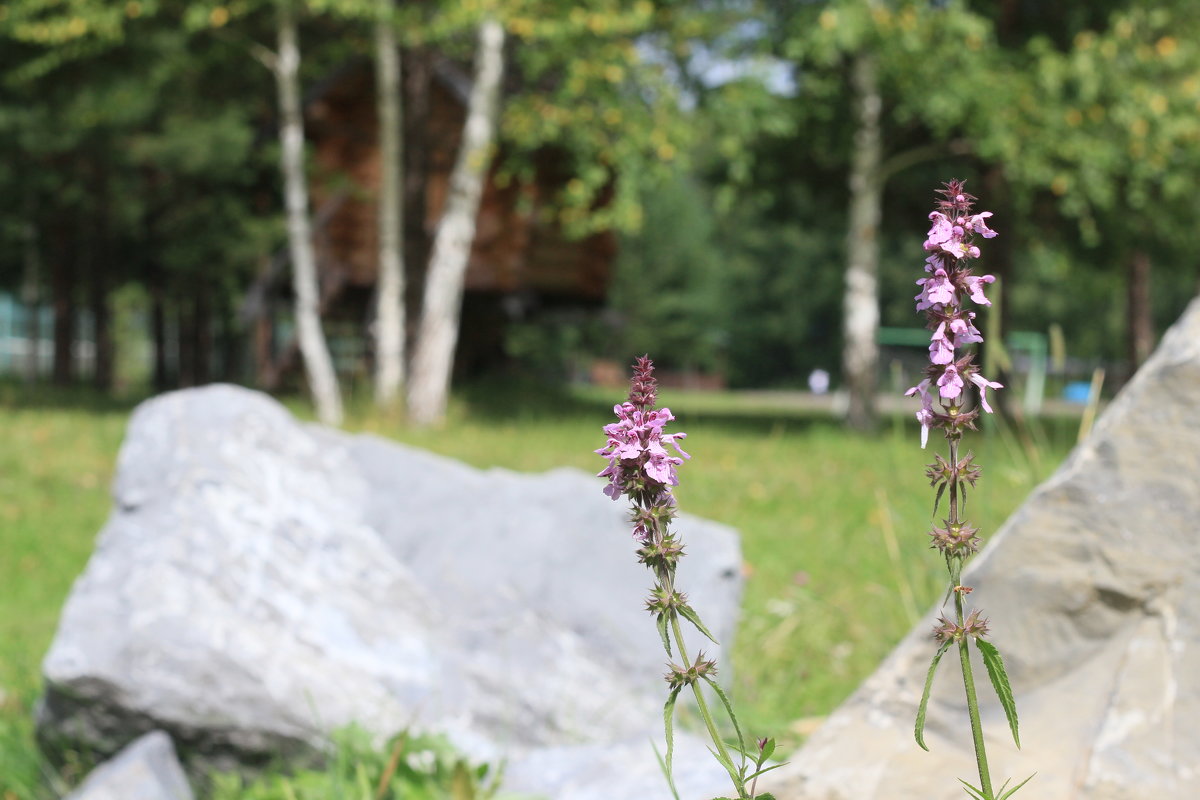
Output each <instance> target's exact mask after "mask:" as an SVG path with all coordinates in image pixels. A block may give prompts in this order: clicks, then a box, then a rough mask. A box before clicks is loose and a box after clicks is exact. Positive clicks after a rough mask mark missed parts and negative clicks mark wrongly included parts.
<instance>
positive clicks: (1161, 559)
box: [770, 300, 1200, 800]
mask: <svg viewBox="0 0 1200 800" xmlns="http://www.w3.org/2000/svg"><path fill="white" fill-rule="evenodd" d="M1198 413H1200V300H1197V301H1194V302H1193V303H1192V304H1191V306H1190V307H1189V308H1188V310H1187V311H1186V313H1185V314H1184V316H1183V318H1182V319H1181V320H1180V321H1179V322H1178V323H1177V324H1176V325H1175V326H1174V327H1173V328H1172V329H1171V330H1170V331H1169V332H1168V333H1167V334H1166V336H1165V337H1164V338H1163V341H1162V344H1161V345H1160V347H1159V349H1158V351H1157V352H1156V353H1155V354H1154V356H1153V357H1152V358H1151V359H1150V360H1149V361H1148V362H1147V363H1146V364H1145V366H1144V367H1143V368H1142V369H1141V371H1139V372H1138V374H1137V375H1136V376H1135V378H1134V379H1133V380H1132V381H1131V382H1130V383H1129V385H1128V386H1126V387H1125V389H1124V390H1123V391H1122V392H1121V393H1120V395H1119V396H1118V397H1117V398H1116V399H1115V400H1114V402H1113V403H1112V405H1111V406H1110V407H1109V408H1108V410H1107V411H1106V413H1105V414H1104V415H1103V417H1102V418H1101V419H1100V421H1099V422H1098V423H1097V425H1096V427H1095V429H1094V430H1093V432H1092V434H1091V435H1090V436H1089V437H1088V438H1087V440H1086V441H1084V442H1083V443H1082V444H1081V445H1080V446H1079V447H1077V448H1076V450H1075V452H1074V453H1073V454H1072V455H1071V457H1070V458H1069V459H1068V460H1067V462H1066V463H1065V464H1064V465H1063V466H1062V467H1061V468H1060V469H1059V470H1058V472H1057V473H1056V474H1055V475H1054V476H1053V477H1052V478H1051V479H1050V480H1048V481H1047V482H1046V483H1045V484H1044V485H1043V486H1041V487H1040V488H1039V489H1038V490H1037V491H1036V492H1035V493H1034V494H1033V495H1032V496H1031V497H1030V498H1029V500H1027V501H1026V503H1025V504H1024V505H1023V506H1022V507H1021V508H1020V509H1019V510H1018V511H1017V512H1016V513H1015V514H1014V515H1013V517H1012V518H1011V519H1010V520H1008V522H1007V523H1006V524H1005V525H1004V527H1003V528H1001V530H1000V531H999V532H998V533H997V534H996V536H995V537H994V538H993V540H992V542H991V544H990V545H988V547H987V548H986V549H985V550H984V551H983V552H982V553H981V554H980V555H979V557H978V558H977V559H976V560H975V562H974V563H973V564H972V565H971V567H970V569H969V570H968V571H967V573H966V575H965V577H964V583H966V584H968V585H971V586H974V587H976V591H975V593H974V594H973V595H972V596H971V597H972V600H973V601H974V605H975V606H976V607H979V608H982V609H984V611H985V612H986V615H987V616H989V617H991V619H992V620H993V629H994V631H995V634H994V636H993V637H992V639H993V641H994V642H995V643H996V645H997V646H998V647H999V648H1000V650H1001V652H1002V653H1003V654H1004V655H1005V657H1006V660H1007V664H1008V670H1009V674H1010V676H1011V678H1012V679H1013V685H1014V690H1015V693H1016V700H1017V707H1018V711H1019V712H1020V716H1021V742H1022V745H1023V750H1022V751H1020V752H1018V751H1017V750H1016V749H1015V748H1014V746H1013V744H1012V739H1011V737H1010V735H1009V733H1008V728H1007V725H1006V723H1005V720H1004V715H1003V713H1002V711H1001V710H1000V708H999V705H998V703H997V702H996V701H995V698H994V695H993V694H992V691H991V688H990V686H988V683H987V677H986V674H985V673H984V672H983V670H982V667H979V666H978V665H977V671H976V682H977V684H981V685H980V686H979V688H980V695H981V697H982V698H983V704H984V727H985V733H986V737H987V742H988V757H989V759H990V760H991V763H992V766H993V770H992V772H993V775H994V776H998V777H999V779H1000V780H1001V781H1002V780H1003V779H1004V778H1005V777H1009V776H1011V777H1013V778H1014V779H1015V780H1016V781H1019V780H1022V779H1024V778H1025V777H1026V776H1028V775H1030V774H1031V773H1034V772H1036V773H1037V777H1035V778H1034V779H1033V781H1032V782H1031V783H1030V784H1029V785H1028V786H1027V787H1025V788H1024V789H1023V790H1022V791H1021V793H1020V794H1018V798H1019V797H1021V796H1026V797H1039V798H1073V799H1074V800H1141V799H1143V798H1155V800H1168V799H1174V798H1178V799H1179V800H1191V798H1196V797H1200V729H1197V728H1196V726H1195V724H1194V722H1195V720H1196V719H1197V718H1198V714H1200V605H1198V604H1197V603H1196V602H1195V598H1196V596H1197V595H1198V594H1200V536H1198V535H1197V528H1198V526H1200V422H1198ZM985 481H986V474H985ZM981 491H987V488H986V483H985V484H983V485H981ZM976 522H979V521H978V520H976ZM932 619H933V614H932V613H931V614H930V615H929V616H928V617H927V618H926V619H925V620H924V621H923V622H922V623H921V624H919V625H918V626H917V627H916V628H915V630H913V632H912V633H911V634H909V636H908V637H907V638H906V639H905V640H904V641H903V642H901V643H900V645H899V646H898V647H897V648H896V650H895V651H894V652H893V653H892V654H891V655H890V656H889V657H888V659H887V660H886V661H885V662H884V664H883V665H882V666H881V667H880V668H879V670H878V671H877V672H876V673H875V674H874V675H872V676H871V677H870V678H869V679H868V680H867V681H866V682H865V683H864V684H863V685H862V686H861V687H860V688H859V689H858V691H857V692H856V693H855V694H854V695H853V696H852V697H851V698H850V699H849V700H847V701H846V703H845V704H844V705H842V706H841V707H840V708H839V709H838V710H837V711H836V712H835V713H834V714H833V715H832V716H831V717H830V718H829V720H828V721H827V722H826V724H825V725H824V726H823V727H822V728H821V729H820V730H819V731H818V732H817V733H815V734H814V735H813V737H812V739H811V740H810V741H809V742H808V743H807V744H806V745H805V747H804V748H802V750H801V751H800V752H799V754H797V755H796V756H795V757H794V758H793V759H792V763H791V765H790V766H788V767H785V768H784V769H781V770H779V771H777V772H776V773H774V775H773V780H772V781H771V782H770V784H771V785H772V786H773V788H774V789H775V791H776V792H777V794H778V796H779V798H780V800H842V799H843V798H844V799H845V800H850V798H853V800H869V799H870V798H880V799H881V800H882V798H888V800H891V799H892V798H921V799H922V800H942V798H945V799H946V800H949V799H950V798H960V797H962V796H963V790H962V788H961V786H959V784H958V782H957V781H956V780H955V778H956V777H961V778H965V779H967V780H969V781H972V782H975V779H976V775H977V773H976V771H975V763H974V756H973V754H972V753H973V751H972V748H971V737H970V732H969V729H968V727H967V718H966V703H965V700H963V689H962V678H961V676H960V675H959V674H958V669H957V663H956V660H955V659H953V658H952V657H949V656H948V657H947V658H946V659H944V660H943V662H942V665H941V667H940V672H939V674H938V678H937V681H936V684H935V691H934V694H933V698H932V704H931V707H930V712H929V720H928V725H927V734H926V741H927V743H928V744H929V746H930V749H931V751H932V752H930V753H925V752H923V751H921V750H919V749H918V748H917V746H916V744H915V743H914V742H913V736H912V727H913V716H914V712H915V710H916V707H917V702H918V699H919V696H920V691H921V686H922V683H923V681H924V676H925V671H926V669H927V667H928V664H929V659H930V657H931V655H932V654H933V651H934V644H933V642H932V640H931V639H930V631H931V629H932Z"/></svg>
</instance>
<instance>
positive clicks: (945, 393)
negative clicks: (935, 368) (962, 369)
mask: <svg viewBox="0 0 1200 800" xmlns="http://www.w3.org/2000/svg"><path fill="white" fill-rule="evenodd" d="M937 385H938V393H939V394H940V395H941V396H942V397H943V398H945V399H946V400H953V399H954V398H956V397H958V396H959V395H960V394H961V393H962V390H963V379H962V376H961V375H959V374H958V368H957V367H955V366H954V365H953V364H947V365H946V369H945V371H944V372H942V376H941V377H940V378H938V380H937Z"/></svg>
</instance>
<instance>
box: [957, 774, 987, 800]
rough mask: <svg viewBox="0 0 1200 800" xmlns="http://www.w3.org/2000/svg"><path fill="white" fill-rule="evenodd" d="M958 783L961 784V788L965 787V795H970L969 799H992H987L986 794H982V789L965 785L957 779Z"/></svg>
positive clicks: (964, 782) (965, 783) (961, 780)
mask: <svg viewBox="0 0 1200 800" xmlns="http://www.w3.org/2000/svg"><path fill="white" fill-rule="evenodd" d="M958 782H959V783H961V784H962V785H963V786H965V787H967V794H969V795H971V797H974V798H975V800H992V798H990V797H988V796H987V795H986V794H984V793H983V790H982V789H976V788H975V787H974V786H972V785H971V784H969V783H967V782H966V781H964V780H963V779H962V778H959V779H958Z"/></svg>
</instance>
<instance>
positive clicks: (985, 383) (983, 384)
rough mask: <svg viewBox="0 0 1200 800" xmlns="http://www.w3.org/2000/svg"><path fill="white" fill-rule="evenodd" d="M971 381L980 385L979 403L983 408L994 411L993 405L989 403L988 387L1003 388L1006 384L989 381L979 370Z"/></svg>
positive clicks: (990, 411)
mask: <svg viewBox="0 0 1200 800" xmlns="http://www.w3.org/2000/svg"><path fill="white" fill-rule="evenodd" d="M971 383H973V384H975V385H976V386H978V387H979V404H980V405H981V406H983V410H984V411H986V412H987V413H989V414H991V413H992V407H991V406H989V405H988V401H987V390H988V389H1003V388H1004V384H1002V383H996V382H995V381H989V380H988V379H987V378H985V377H983V376H982V375H980V374H979V373H978V372H976V373H975V374H973V375H972V376H971Z"/></svg>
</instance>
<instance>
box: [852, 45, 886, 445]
mask: <svg viewBox="0 0 1200 800" xmlns="http://www.w3.org/2000/svg"><path fill="white" fill-rule="evenodd" d="M851 82H852V84H853V87H854V93H855V101H856V105H857V108H856V113H857V117H858V130H857V131H856V132H855V134H854V153H853V157H852V158H853V160H852V163H851V165H850V219H849V230H848V235H847V238H846V294H845V298H844V303H843V345H842V346H843V349H842V375H843V377H844V379H845V381H846V389H847V391H848V393H849V400H850V404H849V407H848V409H847V413H846V422H847V424H849V425H850V427H852V428H855V429H857V430H869V429H871V428H872V427H874V425H875V375H876V372H877V370H878V362H879V349H878V346H877V344H876V338H877V336H878V333H879V297H878V293H879V290H878V282H879V279H878V273H879V240H878V233H879V220H880V217H881V215H882V211H881V206H882V203H883V182H882V176H881V171H880V163H881V160H882V155H883V137H882V134H881V132H880V127H879V115H880V110H881V108H882V105H883V101H882V99H881V98H880V95H879V86H878V81H877V78H876V74H875V59H874V57H873V56H871V55H869V54H862V55H859V56H858V57H857V58H856V59H855V62H854V65H853V68H852V74H851Z"/></svg>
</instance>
